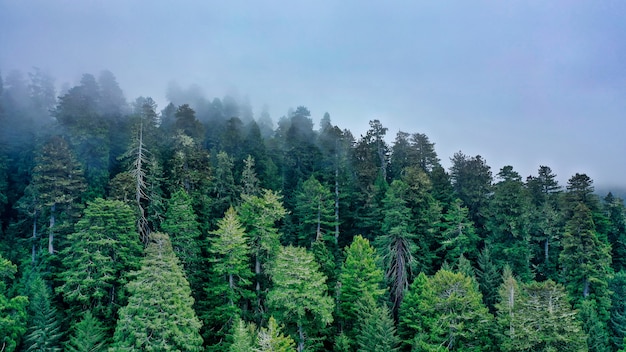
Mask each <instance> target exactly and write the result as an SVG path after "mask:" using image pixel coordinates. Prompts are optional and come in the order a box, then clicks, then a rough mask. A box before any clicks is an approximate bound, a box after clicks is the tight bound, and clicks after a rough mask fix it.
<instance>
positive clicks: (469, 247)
mask: <svg viewBox="0 0 626 352" xmlns="http://www.w3.org/2000/svg"><path fill="white" fill-rule="evenodd" d="M439 251H440V252H441V253H442V257H443V260H444V261H447V262H449V263H455V262H456V261H458V260H459V258H460V257H461V256H465V257H469V258H472V259H476V258H477V257H478V253H477V251H478V236H477V235H476V231H475V229H474V224H472V222H471V221H470V220H469V211H468V209H467V208H466V207H464V206H463V205H462V203H461V200H460V199H456V200H454V202H452V204H450V207H449V209H448V212H447V213H446V214H443V221H442V222H441V248H440V249H439Z"/></svg>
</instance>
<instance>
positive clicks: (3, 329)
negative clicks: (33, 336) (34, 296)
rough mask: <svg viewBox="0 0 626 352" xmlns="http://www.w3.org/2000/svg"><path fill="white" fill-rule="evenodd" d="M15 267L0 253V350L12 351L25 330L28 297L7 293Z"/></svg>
mask: <svg viewBox="0 0 626 352" xmlns="http://www.w3.org/2000/svg"><path fill="white" fill-rule="evenodd" d="M16 271H17V267H16V266H15V265H14V264H13V263H11V262H10V261H8V260H7V259H5V258H3V257H2V255H0V336H1V337H0V351H7V352H13V351H15V349H16V347H17V344H18V343H19V341H20V339H21V337H22V335H24V333H25V332H26V322H27V316H26V307H27V306H28V297H26V296H19V295H18V296H14V297H10V296H8V295H7V285H6V283H7V281H8V282H11V281H13V278H14V275H15V272H16Z"/></svg>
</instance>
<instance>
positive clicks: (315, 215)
mask: <svg viewBox="0 0 626 352" xmlns="http://www.w3.org/2000/svg"><path fill="white" fill-rule="evenodd" d="M294 215H295V218H296V224H297V226H296V231H297V239H298V241H297V244H298V245H300V246H305V247H309V246H310V245H311V243H313V241H315V240H317V239H321V238H324V236H325V235H327V234H330V233H331V232H332V231H334V230H335V202H334V198H333V196H332V194H331V193H330V190H329V189H328V188H327V187H326V186H324V185H322V184H321V183H320V182H319V181H318V180H317V179H316V178H315V177H313V176H311V177H310V178H309V179H308V180H306V181H304V183H302V184H301V186H299V187H298V191H297V193H296V203H295V209H294Z"/></svg>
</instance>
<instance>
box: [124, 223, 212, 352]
mask: <svg viewBox="0 0 626 352" xmlns="http://www.w3.org/2000/svg"><path fill="white" fill-rule="evenodd" d="M126 288H127V291H128V293H129V298H128V304H127V305H126V306H125V307H123V308H121V309H120V311H119V318H118V321H117V325H116V327H115V334H114V336H113V341H114V344H113V347H112V350H114V351H118V350H126V351H155V352H156V351H168V350H174V351H175V350H180V351H192V352H193V351H201V350H202V338H201V337H200V333H199V330H200V326H201V323H200V321H199V320H198V318H196V315H195V313H194V311H193V309H192V306H193V298H192V297H191V290H190V288H189V282H188V281H187V279H185V275H184V273H183V269H182V267H181V265H180V263H179V262H178V258H176V255H175V254H174V251H173V249H172V245H171V243H170V240H169V237H168V236H167V235H166V234H162V233H158V232H153V233H152V234H150V242H149V243H148V247H147V248H146V256H145V257H144V259H143V260H142V265H141V269H140V270H138V271H136V272H135V273H134V279H133V280H132V281H130V282H129V283H128V284H127V286H126Z"/></svg>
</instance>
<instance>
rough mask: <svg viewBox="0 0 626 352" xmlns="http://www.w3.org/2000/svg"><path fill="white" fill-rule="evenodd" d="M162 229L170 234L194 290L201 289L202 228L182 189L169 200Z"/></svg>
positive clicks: (187, 196) (190, 202) (190, 201)
mask: <svg viewBox="0 0 626 352" xmlns="http://www.w3.org/2000/svg"><path fill="white" fill-rule="evenodd" d="M161 230H162V231H163V232H165V233H167V234H169V236H170V239H171V241H172V248H173V249H174V253H175V254H176V256H177V257H178V259H179V260H180V262H181V264H182V265H183V268H184V269H185V274H186V276H187V279H188V280H189V284H190V285H191V287H192V291H196V290H199V289H200V278H199V275H200V271H201V270H200V269H201V262H202V257H201V253H200V229H199V224H198V218H197V216H196V214H195V213H194V211H193V204H192V199H191V197H190V196H189V195H188V194H187V192H185V190H183V189H180V190H178V191H177V192H176V193H173V194H172V195H171V197H170V199H169V200H168V201H167V211H166V212H165V220H164V221H163V223H162V224H161Z"/></svg>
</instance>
